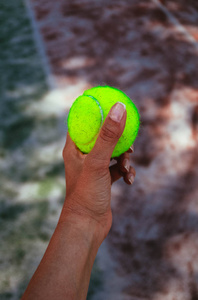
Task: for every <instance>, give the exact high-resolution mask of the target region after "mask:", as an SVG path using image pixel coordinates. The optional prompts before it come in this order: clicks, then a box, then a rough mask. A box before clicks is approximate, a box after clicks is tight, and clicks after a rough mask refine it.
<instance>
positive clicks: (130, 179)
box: [128, 174, 135, 184]
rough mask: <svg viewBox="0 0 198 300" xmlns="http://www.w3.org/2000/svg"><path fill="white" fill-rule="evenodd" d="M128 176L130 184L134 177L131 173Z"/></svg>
mask: <svg viewBox="0 0 198 300" xmlns="http://www.w3.org/2000/svg"><path fill="white" fill-rule="evenodd" d="M128 178H129V182H130V184H132V183H133V182H134V180H135V177H134V176H133V175H132V174H130V175H129V177H128Z"/></svg>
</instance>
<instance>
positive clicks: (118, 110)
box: [110, 102, 126, 122]
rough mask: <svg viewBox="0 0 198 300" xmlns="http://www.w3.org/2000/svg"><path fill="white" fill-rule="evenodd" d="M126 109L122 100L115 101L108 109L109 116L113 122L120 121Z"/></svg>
mask: <svg viewBox="0 0 198 300" xmlns="http://www.w3.org/2000/svg"><path fill="white" fill-rule="evenodd" d="M125 110H126V105H125V104H124V103H122V102H117V103H116V105H115V106H114V107H113V109H112V110H111V111H110V118H111V119H112V120H113V121H115V122H120V121H121V119H122V116H123V114H124V112H125Z"/></svg>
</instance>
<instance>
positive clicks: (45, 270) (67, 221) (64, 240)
mask: <svg viewBox="0 0 198 300" xmlns="http://www.w3.org/2000/svg"><path fill="white" fill-rule="evenodd" d="M76 218H77V216H76ZM100 243H101V242H100V241H99V240H98V237H97V226H95V224H93V223H92V221H91V220H88V219H83V220H82V221H79V220H78V221H77V222H75V220H74V218H73V217H72V218H70V217H69V216H68V217H66V218H64V221H63V222H59V224H58V225H57V227H56V230H55V232H54V234H53V236H52V238H51V241H50V243H49V246H48V248H47V250H46V252H45V254H44V257H43V259H42V261H41V263H40V265H39V267H38V268H37V270H36V272H35V274H34V276H33V277H32V279H31V281H30V283H29V286H28V288H27V290H26V292H25V294H24V296H23V298H22V300H33V299H34V300H35V299H37V300H40V299H42V300H45V299H47V300H51V299H53V300H54V299H59V300H61V299H64V300H65V299H67V300H70V299H71V300H77V299H78V300H79V299H81V300H83V299H86V296H87V291H88V286H89V281H90V276H91V270H92V267H93V263H94V260H95V257H96V254H97V251H98V248H99V246H100Z"/></svg>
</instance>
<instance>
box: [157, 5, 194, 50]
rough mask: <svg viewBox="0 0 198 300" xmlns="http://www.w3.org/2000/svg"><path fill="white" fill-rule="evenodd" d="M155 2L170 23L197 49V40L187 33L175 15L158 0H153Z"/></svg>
mask: <svg viewBox="0 0 198 300" xmlns="http://www.w3.org/2000/svg"><path fill="white" fill-rule="evenodd" d="M153 2H154V3H155V4H157V5H158V6H159V7H160V8H161V10H163V12H164V13H165V14H166V15H167V17H168V18H169V19H170V21H171V23H172V24H174V25H175V26H176V28H177V30H178V31H179V32H181V33H183V34H184V35H185V37H186V39H187V40H188V41H189V42H191V44H193V46H194V47H195V48H196V50H197V51H198V42H197V41H196V39H195V38H194V37H193V36H192V35H191V34H190V33H189V31H188V30H187V29H186V28H185V27H184V26H183V25H182V24H181V23H180V22H179V21H178V20H177V18H176V17H174V16H173V15H172V14H171V13H170V11H169V10H168V9H167V8H166V7H165V6H164V5H163V4H161V2H160V1H159V0H153Z"/></svg>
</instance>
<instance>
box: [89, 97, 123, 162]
mask: <svg viewBox="0 0 198 300" xmlns="http://www.w3.org/2000/svg"><path fill="white" fill-rule="evenodd" d="M126 117H127V113H126V106H125V105H124V104H123V103H121V102H116V104H114V105H113V106H112V108H111V109H110V111H109V113H108V115H107V117H106V119H105V121H104V124H103V126H102V128H101V129H100V133H99V135H98V138H97V140H96V142H95V145H94V147H93V149H92V150H91V151H90V153H89V154H88V156H89V159H90V160H91V159H92V158H93V160H94V164H95V167H97V166H98V167H99V168H100V167H107V166H108V167H109V163H110V159H111V155H112V153H113V150H114V148H115V146H116V144H117V142H118V140H119V138H120V137H121V135H122V133H123V131H124V127H125V123H126ZM96 164H97V165H96Z"/></svg>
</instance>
